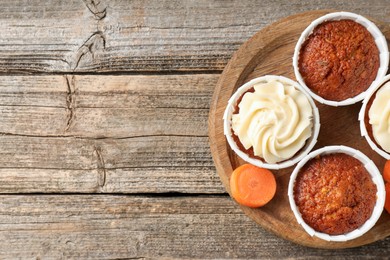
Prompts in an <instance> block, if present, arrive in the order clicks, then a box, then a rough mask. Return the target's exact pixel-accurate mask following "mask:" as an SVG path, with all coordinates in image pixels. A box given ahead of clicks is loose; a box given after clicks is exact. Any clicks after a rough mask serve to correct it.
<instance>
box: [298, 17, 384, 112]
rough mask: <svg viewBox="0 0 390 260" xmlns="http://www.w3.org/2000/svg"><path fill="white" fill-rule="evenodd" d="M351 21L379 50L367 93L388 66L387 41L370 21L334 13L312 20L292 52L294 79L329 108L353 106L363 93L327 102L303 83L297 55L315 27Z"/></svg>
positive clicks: (361, 98)
mask: <svg viewBox="0 0 390 260" xmlns="http://www.w3.org/2000/svg"><path fill="white" fill-rule="evenodd" d="M345 19H347V20H353V21H355V22H357V23H359V24H361V25H363V26H364V27H366V29H367V30H368V31H369V32H370V33H371V35H372V36H373V37H374V40H375V43H376V46H377V47H378V50H379V69H378V73H377V76H376V78H375V80H374V81H373V82H372V84H371V85H370V87H369V88H368V89H367V90H366V91H368V90H369V89H370V88H372V87H373V86H375V85H376V83H377V82H378V81H380V80H381V79H382V78H383V77H384V76H385V75H386V72H387V69H388V66H389V50H388V46H387V41H386V38H385V36H384V35H383V34H382V32H381V31H380V30H379V28H378V27H377V26H376V25H375V24H374V23H373V22H371V21H370V20H368V19H367V18H365V17H363V16H361V15H358V14H355V13H350V12H336V13H330V14H327V15H324V16H321V17H320V18H318V19H316V20H314V21H313V22H312V23H311V24H310V25H309V26H308V27H307V28H306V29H305V30H304V31H303V33H302V34H301V36H300V38H299V40H298V42H297V44H296V46H295V50H294V56H293V67H294V73H295V77H296V78H297V80H298V82H299V84H301V85H302V87H303V88H304V89H305V90H306V91H307V92H308V93H309V94H310V95H311V96H312V97H313V98H314V99H315V100H317V101H318V102H320V103H322V104H325V105H329V106H335V107H337V106H347V105H352V104H355V103H357V102H359V101H361V100H363V98H364V95H365V92H362V93H360V94H359V95H357V96H355V97H353V98H348V99H345V100H342V101H333V100H327V99H324V98H323V97H321V96H319V95H317V94H316V93H314V92H313V91H311V89H310V88H309V87H308V86H306V83H305V81H304V80H303V78H302V76H301V73H300V72H299V68H298V59H299V53H300V50H301V46H302V44H303V43H304V42H305V40H306V39H307V38H308V37H309V35H310V34H311V33H312V32H313V30H314V28H315V27H317V25H319V24H321V23H323V22H326V21H338V20H345Z"/></svg>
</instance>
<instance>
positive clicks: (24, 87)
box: [0, 74, 224, 193]
mask: <svg viewBox="0 0 390 260" xmlns="http://www.w3.org/2000/svg"><path fill="white" fill-rule="evenodd" d="M0 78H1V80H0V116H1V120H0V133H1V134H2V136H0V147H1V148H2V149H1V151H0V154H1V157H0V172H1V173H2V174H1V175H0V193H28V192H45V193H47V192H55V193H57V192H61V193H63V192H65V193H66V192H76V193H78V192H80V193H90V192H108V193H116V192H118V193H150V192H189V193H221V192H224V189H223V188H222V185H221V183H220V181H219V177H218V176H217V175H216V173H215V168H214V165H213V162H212V159H211V155H210V152H209V145H208V140H207V117H208V107H209V102H210V99H211V95H212V94H211V93H212V91H213V88H214V85H215V84H216V81H217V78H218V75H207V74H204V75H200V74H193V75H161V76H152V75H150V76H81V75H78V76H69V75H68V76H66V75H65V76H61V75H48V76H2V77H0Z"/></svg>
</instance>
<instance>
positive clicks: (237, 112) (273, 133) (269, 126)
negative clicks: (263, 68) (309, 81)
mask: <svg viewBox="0 0 390 260" xmlns="http://www.w3.org/2000/svg"><path fill="white" fill-rule="evenodd" d="M312 118H313V108H312V106H311V104H310V102H309V99H308V97H307V96H306V95H305V94H304V93H303V92H302V91H300V90H298V89H297V88H295V87H294V86H293V85H290V84H288V83H286V82H282V81H280V80H277V78H275V77H274V78H270V77H269V78H268V80H264V81H261V82H258V83H256V84H254V86H253V87H252V88H250V89H248V90H247V91H246V92H245V93H243V94H242V96H240V97H239V98H238V99H237V103H236V104H235V107H234V111H233V115H232V119H231V128H232V137H233V140H234V142H235V143H236V144H237V146H238V147H239V149H240V150H241V151H243V152H244V153H245V154H247V155H249V156H250V157H252V158H256V159H260V160H262V161H265V162H266V163H270V164H274V163H278V162H282V161H285V160H287V159H290V158H291V157H293V156H294V155H295V154H297V153H298V151H300V150H301V149H302V148H303V147H304V146H305V144H306V141H307V140H308V139H309V138H310V137H311V135H312V130H313V120H312Z"/></svg>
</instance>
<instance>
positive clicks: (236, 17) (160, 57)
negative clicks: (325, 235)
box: [0, 0, 390, 73]
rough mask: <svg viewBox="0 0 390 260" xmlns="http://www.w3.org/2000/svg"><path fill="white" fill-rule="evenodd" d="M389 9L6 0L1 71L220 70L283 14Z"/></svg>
mask: <svg viewBox="0 0 390 260" xmlns="http://www.w3.org/2000/svg"><path fill="white" fill-rule="evenodd" d="M21 6H23V8H21ZM388 8H389V7H388V3H387V1H385V0H376V1H370V2H367V1H364V0H356V1H343V2H340V1H337V0H329V1H316V2H311V1H308V0H305V1H290V0H282V1H278V2H275V1H271V0H267V1H239V0H235V1H227V2H220V1H207V0H200V1H191V0H186V1H168V0H165V1H153V0H152V1H124V0H110V1H109V0H101V1H91V0H85V1H81V0H72V1H66V3H64V2H63V1H61V0H52V1H45V2H42V1H39V0H32V1H28V2H25V1H22V0H16V1H14V0H12V1H11V0H6V1H2V12H1V13H0V30H1V32H2V37H1V39H0V46H1V48H0V72H7V73H10V72H12V73H13V72H16V73H19V72H73V71H78V72H114V71H122V72H123V71H172V70H175V71H188V70H192V71H210V70H217V71H220V70H222V69H223V68H224V66H225V65H226V63H227V61H228V60H229V59H230V57H231V55H232V53H233V52H234V51H235V50H236V49H237V48H238V47H239V46H240V45H241V44H242V43H243V42H244V41H245V40H247V39H248V38H249V37H251V36H252V35H253V34H254V33H255V32H257V31H258V30H260V29H261V28H263V27H264V26H266V25H268V24H270V23H272V22H274V21H276V20H278V19H280V18H282V17H285V16H288V15H291V14H296V13H299V12H303V11H308V10H313V9H339V10H345V11H352V12H356V13H359V14H362V15H368V16H371V17H373V18H376V19H379V20H382V21H385V22H389V21H390V18H389V16H388V15H387V13H388V12H387V11H385V10H388Z"/></svg>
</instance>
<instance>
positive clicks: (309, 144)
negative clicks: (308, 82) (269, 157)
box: [223, 75, 320, 170]
mask: <svg viewBox="0 0 390 260" xmlns="http://www.w3.org/2000/svg"><path fill="white" fill-rule="evenodd" d="M272 79H274V80H277V81H279V82H282V83H286V84H289V85H291V86H294V87H295V88H296V89H298V90H300V91H301V92H302V93H303V94H305V95H306V97H307V99H308V100H309V102H310V105H311V107H312V109H313V130H312V135H311V137H310V138H309V139H308V140H307V141H306V144H305V146H304V147H302V149H301V150H300V151H299V153H298V154H296V155H295V156H293V157H292V158H290V159H288V160H285V161H282V162H279V163H275V164H270V163H266V162H263V161H261V160H258V159H255V158H252V157H250V156H249V155H248V154H246V153H245V152H244V151H242V150H241V149H240V148H239V147H238V146H237V144H236V142H235V141H234V140H233V137H232V135H233V132H232V131H233V130H232V126H231V121H232V115H233V112H234V109H235V106H236V103H237V99H238V98H240V97H241V96H242V95H243V94H244V93H245V92H246V91H248V90H249V89H250V88H252V87H253V86H254V85H255V84H257V83H259V82H267V81H268V80H272ZM223 120H224V134H225V136H226V139H227V141H228V143H229V145H230V147H231V148H232V149H233V151H234V152H235V153H236V154H237V155H238V156H239V157H240V158H241V159H243V160H244V161H246V162H248V163H250V164H253V165H256V166H258V167H263V168H267V169H273V170H277V169H282V168H287V167H290V166H292V165H294V164H296V163H297V162H298V161H300V160H301V159H302V158H303V157H305V156H306V155H307V154H308V153H309V152H310V151H311V150H312V149H313V147H314V145H315V144H316V142H317V138H318V134H319V132H320V115H319V112H318V108H317V107H316V105H315V103H314V101H313V99H312V98H311V97H310V95H309V94H308V93H306V92H305V91H304V90H303V89H302V87H301V86H300V85H299V84H298V83H297V82H295V81H293V80H291V79H289V78H286V77H283V76H274V75H266V76H263V77H259V78H255V79H253V80H251V81H249V82H247V83H245V84H244V85H242V86H241V87H240V88H238V89H237V91H236V92H235V93H234V94H233V95H232V96H231V98H230V99H229V101H228V105H227V107H226V109H225V113H224V115H223Z"/></svg>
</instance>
